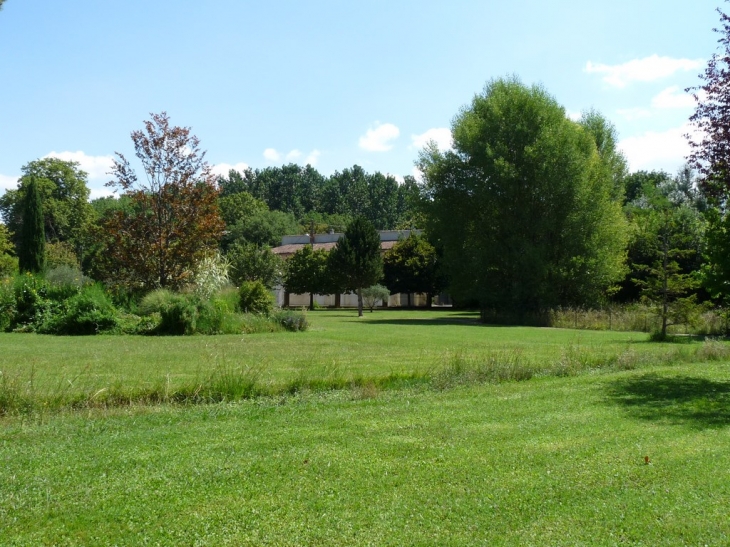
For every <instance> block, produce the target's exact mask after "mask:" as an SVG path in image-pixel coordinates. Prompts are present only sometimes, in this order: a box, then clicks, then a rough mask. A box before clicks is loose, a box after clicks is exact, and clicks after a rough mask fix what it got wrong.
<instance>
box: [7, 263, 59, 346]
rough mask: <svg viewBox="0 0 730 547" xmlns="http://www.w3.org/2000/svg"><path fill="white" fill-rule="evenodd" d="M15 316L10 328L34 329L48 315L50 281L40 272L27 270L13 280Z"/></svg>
mask: <svg viewBox="0 0 730 547" xmlns="http://www.w3.org/2000/svg"><path fill="white" fill-rule="evenodd" d="M13 292H14V296H15V316H14V317H13V319H12V321H11V322H10V328H12V329H16V328H20V329H21V330H28V331H34V330H35V329H36V326H37V325H38V324H39V323H41V322H43V320H44V317H46V316H47V315H48V312H49V308H50V307H51V301H50V300H49V299H48V283H47V282H46V280H45V279H44V278H43V277H42V276H41V275H38V274H32V273H30V272H26V273H23V274H20V275H18V276H16V277H15V279H14V281H13Z"/></svg>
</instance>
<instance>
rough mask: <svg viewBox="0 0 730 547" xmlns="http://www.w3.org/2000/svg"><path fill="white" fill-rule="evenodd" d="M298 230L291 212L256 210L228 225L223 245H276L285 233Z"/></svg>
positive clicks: (292, 232) (293, 232)
mask: <svg viewBox="0 0 730 547" xmlns="http://www.w3.org/2000/svg"><path fill="white" fill-rule="evenodd" d="M298 231H299V223H298V222H297V219H296V217H295V216H294V215H293V214H292V213H285V212H283V211H269V210H268V209H267V210H263V211H262V210H258V211H256V212H254V213H253V214H251V215H250V216H248V217H246V218H244V219H242V220H239V221H238V222H237V223H236V224H233V225H231V226H228V227H227V229H226V232H227V233H226V234H225V235H224V237H223V242H222V243H223V247H224V248H228V247H229V246H230V245H233V244H234V243H253V244H255V245H258V246H272V247H273V246H276V245H279V244H280V243H281V238H282V237H283V236H285V235H286V234H295V233H297V232H298Z"/></svg>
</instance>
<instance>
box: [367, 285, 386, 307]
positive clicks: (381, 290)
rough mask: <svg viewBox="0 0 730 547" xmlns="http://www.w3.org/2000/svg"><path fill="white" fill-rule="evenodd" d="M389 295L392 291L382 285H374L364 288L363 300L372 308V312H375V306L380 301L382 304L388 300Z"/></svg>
mask: <svg viewBox="0 0 730 547" xmlns="http://www.w3.org/2000/svg"><path fill="white" fill-rule="evenodd" d="M389 296H390V291H389V290H388V289H387V288H385V287H383V286H382V285H373V286H372V287H368V288H367V289H363V290H362V298H363V301H364V302H365V305H366V306H367V307H368V309H369V310H370V313H373V308H375V306H377V304H378V302H380V303H381V304H384V303H385V302H387V301H388V297H389Z"/></svg>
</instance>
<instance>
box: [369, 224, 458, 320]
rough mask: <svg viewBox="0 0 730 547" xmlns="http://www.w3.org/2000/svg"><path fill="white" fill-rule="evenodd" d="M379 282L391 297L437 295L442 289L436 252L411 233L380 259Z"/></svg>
mask: <svg viewBox="0 0 730 547" xmlns="http://www.w3.org/2000/svg"><path fill="white" fill-rule="evenodd" d="M383 279H384V282H385V285H386V286H387V287H388V289H390V291H391V292H393V293H408V298H409V305H410V295H411V293H425V294H427V295H429V296H432V295H435V294H438V293H439V292H440V291H441V290H442V289H443V288H444V286H445V280H444V278H443V276H442V275H441V271H440V267H439V257H438V254H437V253H436V249H435V248H434V247H433V245H431V244H430V243H429V242H428V241H427V240H426V238H424V237H423V236H419V235H418V234H416V233H415V232H411V234H410V235H409V236H408V237H407V238H406V239H403V240H401V241H399V242H398V243H396V244H395V245H394V246H393V248H392V249H390V250H388V251H387V252H386V253H385V256H384V257H383Z"/></svg>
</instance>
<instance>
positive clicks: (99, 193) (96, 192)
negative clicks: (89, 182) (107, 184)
mask: <svg viewBox="0 0 730 547" xmlns="http://www.w3.org/2000/svg"><path fill="white" fill-rule="evenodd" d="M114 195H116V194H115V193H114V191H113V190H110V189H109V188H89V199H90V200H94V199H97V198H106V197H109V196H114Z"/></svg>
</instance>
